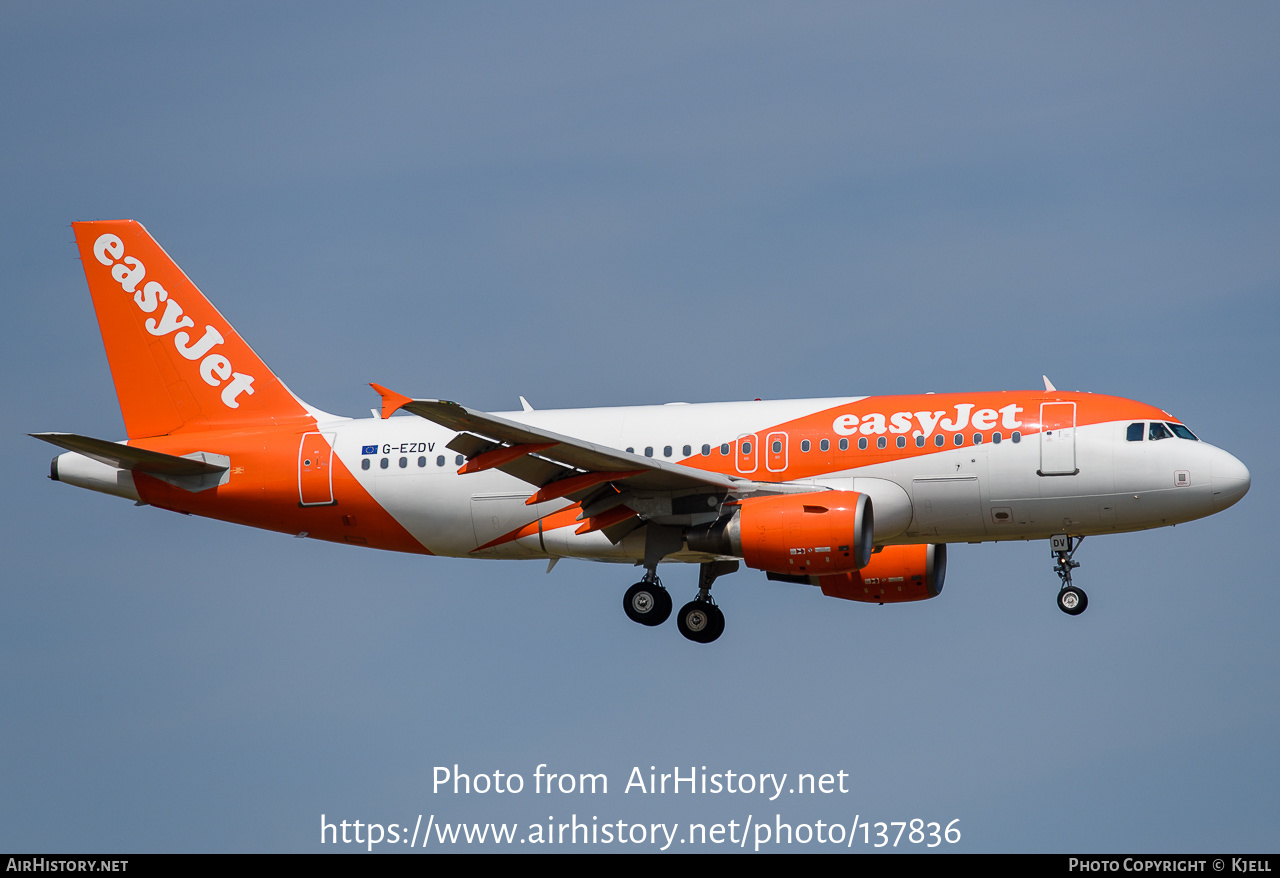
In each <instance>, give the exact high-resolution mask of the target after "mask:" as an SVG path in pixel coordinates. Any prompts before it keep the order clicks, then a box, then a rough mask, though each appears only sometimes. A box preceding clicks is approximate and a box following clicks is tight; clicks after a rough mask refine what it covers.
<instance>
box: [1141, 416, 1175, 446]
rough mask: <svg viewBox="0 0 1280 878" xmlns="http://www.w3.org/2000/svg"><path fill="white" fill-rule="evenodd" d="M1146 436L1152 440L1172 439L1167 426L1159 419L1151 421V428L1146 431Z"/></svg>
mask: <svg viewBox="0 0 1280 878" xmlns="http://www.w3.org/2000/svg"><path fill="white" fill-rule="evenodd" d="M1147 438H1148V439H1150V440H1151V441H1152V442H1154V441H1155V440H1157V439H1172V438H1173V434H1172V433H1170V432H1169V428H1168V427H1166V426H1165V425H1164V424H1162V423H1160V422H1159V421H1152V422H1151V429H1150V430H1148V431H1147Z"/></svg>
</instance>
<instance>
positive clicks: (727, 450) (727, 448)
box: [720, 444, 729, 455]
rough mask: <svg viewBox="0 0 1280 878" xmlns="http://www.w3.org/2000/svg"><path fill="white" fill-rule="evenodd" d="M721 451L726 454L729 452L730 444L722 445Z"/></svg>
mask: <svg viewBox="0 0 1280 878" xmlns="http://www.w3.org/2000/svg"><path fill="white" fill-rule="evenodd" d="M720 453H721V454H726V455H727V454H728V453H729V446H728V444H725V445H721V446H720Z"/></svg>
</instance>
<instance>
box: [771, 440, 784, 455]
mask: <svg viewBox="0 0 1280 878" xmlns="http://www.w3.org/2000/svg"><path fill="white" fill-rule="evenodd" d="M771 447H772V448H773V453H774V454H781V453H782V442H781V441H779V440H777V439H774V440H773V445H772V446H771Z"/></svg>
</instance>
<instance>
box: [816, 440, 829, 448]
mask: <svg viewBox="0 0 1280 878" xmlns="http://www.w3.org/2000/svg"><path fill="white" fill-rule="evenodd" d="M818 448H819V450H821V451H830V450H831V442H830V440H827V439H823V440H822V441H821V442H819V443H818Z"/></svg>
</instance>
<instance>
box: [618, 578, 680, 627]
mask: <svg viewBox="0 0 1280 878" xmlns="http://www.w3.org/2000/svg"><path fill="white" fill-rule="evenodd" d="M622 609H623V611H624V612H626V614H627V618H628V619H630V620H631V621H632V622H639V623H640V624H641V625H648V626H649V627H653V626H655V625H661V624H662V623H663V622H665V621H667V619H668V618H669V617H670V616H671V594H670V593H669V592H668V591H667V590H666V589H665V588H663V587H662V586H661V585H658V584H657V583H652V582H637V583H636V584H635V585H633V586H631V588H629V589H627V593H626V594H625V595H623V596H622Z"/></svg>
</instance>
